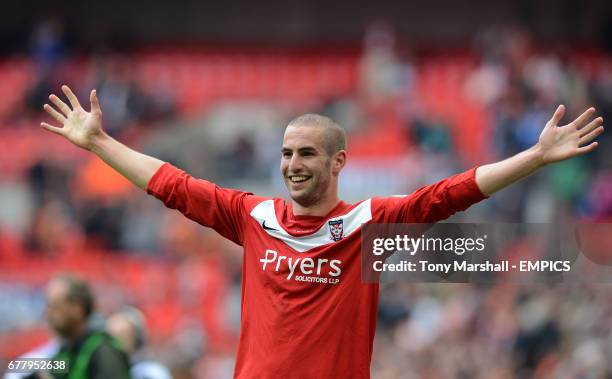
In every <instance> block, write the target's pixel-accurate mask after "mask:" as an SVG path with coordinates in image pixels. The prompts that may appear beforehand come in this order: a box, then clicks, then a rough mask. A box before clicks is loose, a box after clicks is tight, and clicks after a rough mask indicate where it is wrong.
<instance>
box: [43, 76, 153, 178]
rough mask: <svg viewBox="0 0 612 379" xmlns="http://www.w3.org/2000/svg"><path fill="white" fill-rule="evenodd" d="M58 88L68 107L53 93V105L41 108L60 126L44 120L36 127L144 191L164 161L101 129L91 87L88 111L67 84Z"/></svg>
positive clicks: (95, 100) (98, 107) (100, 116)
mask: <svg viewBox="0 0 612 379" xmlns="http://www.w3.org/2000/svg"><path fill="white" fill-rule="evenodd" d="M62 91H63V92H64V94H65V95H66V97H67V98H68V101H69V102H70V105H71V107H72V108H71V107H70V106H68V105H67V104H66V103H64V102H63V101H62V100H61V99H60V98H59V97H57V96H55V95H50V96H49V100H51V102H52V103H53V105H55V108H54V107H52V106H51V105H49V104H45V105H44V109H45V111H47V113H49V114H50V115H51V117H53V118H54V119H55V120H57V121H58V122H59V123H60V124H62V126H61V127H57V126H53V125H50V124H48V123H46V122H43V123H41V124H40V126H41V127H43V128H45V129H47V130H49V131H50V132H53V133H55V134H59V135H60V136H62V137H64V138H66V139H67V140H69V141H70V142H72V143H73V144H75V145H76V146H78V147H80V148H83V149H85V150H89V151H91V152H93V153H94V154H96V155H97V156H99V157H100V158H101V159H102V160H103V161H104V162H106V163H107V164H108V165H109V166H111V167H112V168H113V169H115V170H116V171H117V172H119V173H120V174H121V175H123V176H125V177H126V178H127V179H128V180H129V181H131V182H132V183H134V184H135V185H136V186H138V187H139V188H141V189H143V190H146V188H147V184H148V183H149V180H150V179H151V177H152V176H153V174H155V172H156V171H157V170H158V169H159V168H160V167H161V166H162V165H163V164H164V162H163V161H161V160H159V159H157V158H153V157H150V156H148V155H145V154H142V153H139V152H137V151H134V150H132V149H130V148H129V147H127V146H125V145H123V144H122V143H120V142H119V141H117V140H115V139H114V138H112V137H111V136H109V135H108V134H106V133H105V132H104V130H103V128H102V110H101V109H100V104H99V102H98V96H97V94H96V91H95V90H92V91H91V94H90V95H89V99H90V102H91V110H90V111H89V112H87V111H86V110H85V109H83V107H81V104H79V101H78V99H77V97H76V96H75V95H74V93H73V92H72V91H71V90H70V88H69V87H68V86H65V85H64V86H62Z"/></svg>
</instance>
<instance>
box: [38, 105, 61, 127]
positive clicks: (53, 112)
mask: <svg viewBox="0 0 612 379" xmlns="http://www.w3.org/2000/svg"><path fill="white" fill-rule="evenodd" d="M43 108H44V110H45V111H47V113H49V114H50V115H51V117H53V118H54V119H56V120H57V121H59V122H61V123H62V124H63V123H64V122H65V121H66V117H64V115H63V114H61V113H59V112H58V111H56V110H55V108H53V107H52V106H50V105H49V104H45V105H43Z"/></svg>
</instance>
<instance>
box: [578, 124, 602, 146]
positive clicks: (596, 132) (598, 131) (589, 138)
mask: <svg viewBox="0 0 612 379" xmlns="http://www.w3.org/2000/svg"><path fill="white" fill-rule="evenodd" d="M603 131H604V127H603V126H600V127H598V128H597V129H595V130H593V131H592V132H590V133H589V134H587V135H586V136H584V137H581V138H580V140H579V142H578V145H584V144H585V143H589V142H591V141H592V140H593V139H594V138H595V137H597V136H598V135H600V134H601V133H603Z"/></svg>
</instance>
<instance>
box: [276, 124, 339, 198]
mask: <svg viewBox="0 0 612 379" xmlns="http://www.w3.org/2000/svg"><path fill="white" fill-rule="evenodd" d="M328 135H329V134H328V133H326V130H325V127H324V126H318V125H291V124H290V125H289V126H288V127H287V129H286V130H285V136H284V138H283V147H282V156H281V162H280V170H281V174H282V175H283V179H284V182H285V185H286V186H287V189H288V190H289V195H290V196H291V199H292V200H293V201H294V202H295V203H297V204H299V205H300V206H301V207H303V208H311V207H313V206H316V205H318V204H320V203H322V202H324V201H327V200H329V201H334V200H335V201H336V202H337V190H338V174H339V173H340V170H341V169H342V167H343V166H344V161H345V156H346V153H345V152H344V150H340V151H337V152H335V153H331V152H330V151H329V150H330V148H329V141H326V137H328Z"/></svg>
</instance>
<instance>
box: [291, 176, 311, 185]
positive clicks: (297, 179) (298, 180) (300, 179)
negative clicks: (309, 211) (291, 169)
mask: <svg viewBox="0 0 612 379" xmlns="http://www.w3.org/2000/svg"><path fill="white" fill-rule="evenodd" d="M310 178H311V176H308V175H289V176H287V179H288V180H289V183H291V184H293V185H295V186H299V185H301V184H303V183H305V182H307V181H308V180H310Z"/></svg>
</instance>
